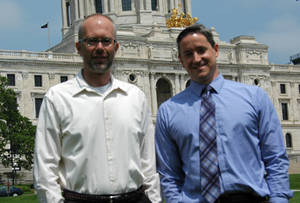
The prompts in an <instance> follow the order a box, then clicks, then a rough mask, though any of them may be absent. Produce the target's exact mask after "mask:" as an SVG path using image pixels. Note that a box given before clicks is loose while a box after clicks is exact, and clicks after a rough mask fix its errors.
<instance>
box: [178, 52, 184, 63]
mask: <svg viewBox="0 0 300 203" xmlns="http://www.w3.org/2000/svg"><path fill="white" fill-rule="evenodd" d="M178 59H179V61H180V62H181V64H182V66H183V63H182V59H181V57H180V56H179V54H178Z"/></svg>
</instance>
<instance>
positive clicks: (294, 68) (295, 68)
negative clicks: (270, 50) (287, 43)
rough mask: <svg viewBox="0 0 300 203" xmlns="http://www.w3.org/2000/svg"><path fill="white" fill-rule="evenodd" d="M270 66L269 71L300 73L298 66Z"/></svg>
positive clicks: (299, 66)
mask: <svg viewBox="0 0 300 203" xmlns="http://www.w3.org/2000/svg"><path fill="white" fill-rule="evenodd" d="M270 65H271V66H272V68H271V71H276V72H277V71H284V72H286V71H288V72H300V65H292V64H287V65H281V64H270Z"/></svg>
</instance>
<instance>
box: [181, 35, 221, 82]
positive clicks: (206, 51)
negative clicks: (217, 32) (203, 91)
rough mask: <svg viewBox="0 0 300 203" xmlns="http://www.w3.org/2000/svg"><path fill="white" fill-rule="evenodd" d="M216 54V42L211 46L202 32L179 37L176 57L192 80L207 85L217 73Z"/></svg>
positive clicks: (217, 48)
mask: <svg viewBox="0 0 300 203" xmlns="http://www.w3.org/2000/svg"><path fill="white" fill-rule="evenodd" d="M218 54H219V46H218V44H215V45H214V47H212V46H211V44H210V43H209V42H208V41H207V39H206V37H205V36H204V35H203V34H201V33H193V34H189V35H187V36H185V37H184V38H182V39H181V42H180V56H178V58H179V60H180V62H181V64H182V66H183V67H184V68H185V69H186V71H187V72H188V74H189V75H190V77H191V79H192V80H193V81H194V82H197V83H201V84H206V85H208V84H209V83H210V82H211V81H213V80H214V79H215V78H216V77H217V76H218V74H219V72H218V68H217V59H216V58H217V57H218Z"/></svg>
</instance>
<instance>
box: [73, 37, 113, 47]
mask: <svg viewBox="0 0 300 203" xmlns="http://www.w3.org/2000/svg"><path fill="white" fill-rule="evenodd" d="M78 42H85V43H86V44H87V45H88V46H89V47H95V46H97V45H98V43H99V42H101V44H102V46H104V47H108V46H111V45H112V44H113V43H115V42H116V40H115V39H110V38H104V39H97V38H86V39H80V40H78Z"/></svg>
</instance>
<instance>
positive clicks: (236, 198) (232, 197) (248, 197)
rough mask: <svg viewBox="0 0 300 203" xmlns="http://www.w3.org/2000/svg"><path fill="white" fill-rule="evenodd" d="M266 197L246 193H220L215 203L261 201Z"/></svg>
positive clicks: (253, 202)
mask: <svg viewBox="0 0 300 203" xmlns="http://www.w3.org/2000/svg"><path fill="white" fill-rule="evenodd" d="M262 202H268V199H267V197H259V196H255V195H252V194H248V193H239V194H228V195H221V196H220V197H219V198H218V199H217V200H216V201H215V203H262Z"/></svg>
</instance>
